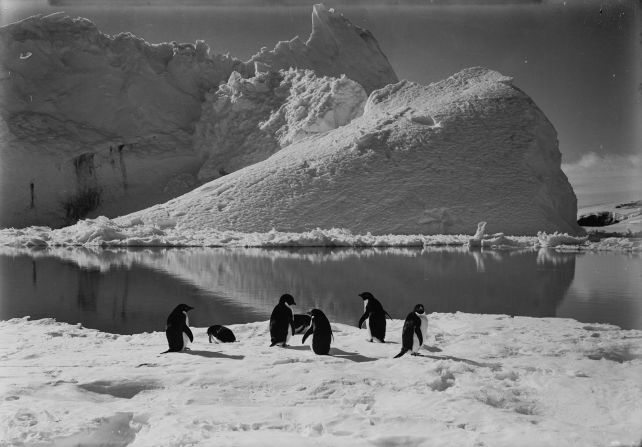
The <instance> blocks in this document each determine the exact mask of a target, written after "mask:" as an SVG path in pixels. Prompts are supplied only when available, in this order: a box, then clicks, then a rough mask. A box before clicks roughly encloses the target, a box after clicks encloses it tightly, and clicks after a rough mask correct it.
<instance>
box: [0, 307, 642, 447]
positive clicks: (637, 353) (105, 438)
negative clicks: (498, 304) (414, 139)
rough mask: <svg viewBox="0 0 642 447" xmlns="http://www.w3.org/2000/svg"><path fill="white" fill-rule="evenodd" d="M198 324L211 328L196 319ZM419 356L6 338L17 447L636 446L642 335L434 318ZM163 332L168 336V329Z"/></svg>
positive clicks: (641, 418)
mask: <svg viewBox="0 0 642 447" xmlns="http://www.w3.org/2000/svg"><path fill="white" fill-rule="evenodd" d="M192 312H197V310H194V311H192ZM428 317H429V326H428V333H427V337H426V338H427V346H425V347H424V348H423V349H422V350H421V356H417V357H413V356H409V355H408V356H405V357H402V358H400V359H393V358H392V357H393V356H394V355H395V354H396V353H397V352H398V350H399V343H400V340H401V328H402V325H403V321H401V320H392V321H390V322H389V323H388V333H389V336H388V337H386V338H388V339H389V343H385V344H380V343H367V342H365V341H364V340H363V338H364V337H363V330H359V329H357V328H356V327H352V326H347V325H343V324H336V323H333V324H332V329H333V332H334V341H333V343H332V349H331V351H330V355H329V356H317V355H315V354H314V353H312V352H311V351H310V348H309V347H307V346H303V345H301V335H295V336H294V337H293V339H292V347H290V348H285V349H284V348H268V345H269V333H268V322H267V321H261V322H256V323H248V324H243V325H230V326H229V327H230V328H231V329H232V330H233V331H234V333H235V334H236V336H237V339H238V340H239V341H238V342H236V343H228V344H219V345H213V344H210V343H208V339H207V335H206V327H202V328H193V332H194V335H195V340H194V343H193V345H192V350H191V351H188V352H185V353H172V354H164V355H161V354H159V353H160V352H162V351H164V350H165V349H166V347H167V342H166V340H165V334H164V333H163V332H162V328H161V329H159V331H158V332H153V333H142V334H134V335H117V334H109V333H104V332H100V331H97V330H93V329H86V328H83V327H82V326H81V325H80V324H78V325H70V324H64V323H59V322H56V321H54V320H52V319H43V320H36V321H31V320H29V319H28V318H22V319H13V320H8V321H2V322H0V338H2V339H3V340H11V343H3V344H2V347H0V359H1V361H2V366H3V379H2V384H3V386H2V387H1V388H0V399H1V400H2V402H3V404H2V406H0V439H2V440H3V441H2V442H3V444H4V445H52V446H67V445H110V446H126V445H127V446H130V447H142V446H154V447H172V446H176V447H178V446H185V445H235V446H258V445H277V444H278V445H283V446H294V445H301V444H302V443H303V444H305V445H314V446H326V445H327V446H329V445H333V446H336V445H339V446H341V445H346V446H347V445H350V446H372V445H404V446H410V445H412V446H453V445H492V446H495V447H502V446H511V447H512V446H515V445H519V446H538V447H545V446H555V447H565V446H577V445H582V446H586V447H592V446H595V447H598V446H599V447H603V446H613V447H615V446H620V447H623V446H629V447H633V446H637V445H639V442H640V439H641V438H642V408H641V407H640V404H639V403H640V401H641V400H642V383H641V382H640V377H641V376H642V350H641V347H642V344H641V343H640V340H641V339H642V331H635V330H620V329H619V328H617V327H614V326H609V325H604V324H583V323H578V322H576V321H573V320H567V319H559V318H542V319H537V318H527V317H515V318H511V317H508V316H505V315H473V314H462V313H456V314H435V313H433V314H429V316H428ZM162 324H163V322H159V325H161V326H162Z"/></svg>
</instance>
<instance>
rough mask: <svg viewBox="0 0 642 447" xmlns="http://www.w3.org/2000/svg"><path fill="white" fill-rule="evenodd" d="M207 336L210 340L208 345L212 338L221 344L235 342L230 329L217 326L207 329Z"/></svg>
mask: <svg viewBox="0 0 642 447" xmlns="http://www.w3.org/2000/svg"><path fill="white" fill-rule="evenodd" d="M207 336H208V337H209V338H210V343H212V337H214V340H217V341H220V342H221V343H232V342H235V341H236V337H235V336H234V332H232V330H231V329H229V328H226V327H225V326H221V325H218V324H215V325H214V326H210V327H208V328H207Z"/></svg>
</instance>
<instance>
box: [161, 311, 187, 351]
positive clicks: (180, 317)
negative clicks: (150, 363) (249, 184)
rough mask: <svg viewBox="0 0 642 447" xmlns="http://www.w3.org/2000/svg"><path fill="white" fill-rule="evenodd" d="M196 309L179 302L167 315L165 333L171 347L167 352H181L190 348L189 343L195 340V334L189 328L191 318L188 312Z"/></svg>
mask: <svg viewBox="0 0 642 447" xmlns="http://www.w3.org/2000/svg"><path fill="white" fill-rule="evenodd" d="M192 309H194V308H193V307H192V306H188V305H187V304H179V305H178V306H176V307H175V308H174V310H173V311H172V312H171V313H170V314H169V316H168V317H167V326H165V335H166V336H167V343H168V344H169V349H168V350H167V351H165V352H162V353H161V354H165V353H167V352H180V351H183V350H185V349H189V348H188V347H187V345H189V344H190V343H191V342H193V341H194V335H192V331H191V330H190V328H189V318H188V317H187V312H189V311H190V310H192Z"/></svg>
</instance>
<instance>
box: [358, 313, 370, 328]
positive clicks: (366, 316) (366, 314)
mask: <svg viewBox="0 0 642 447" xmlns="http://www.w3.org/2000/svg"><path fill="white" fill-rule="evenodd" d="M366 318H368V312H364V314H363V315H362V316H361V318H360V319H359V324H358V325H357V327H358V328H359V329H361V326H362V325H363V322H364V321H366Z"/></svg>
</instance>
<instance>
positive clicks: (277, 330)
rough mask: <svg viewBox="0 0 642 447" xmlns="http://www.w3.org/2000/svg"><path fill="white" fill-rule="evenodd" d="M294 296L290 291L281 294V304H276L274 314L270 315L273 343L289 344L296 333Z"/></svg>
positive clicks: (283, 345)
mask: <svg viewBox="0 0 642 447" xmlns="http://www.w3.org/2000/svg"><path fill="white" fill-rule="evenodd" d="M295 304H296V303H295V302H294V298H293V297H292V295H290V294H289V293H286V294H285V295H281V298H279V304H277V305H276V306H274V310H273V311H272V315H271V316H270V339H271V341H272V344H271V345H270V347H272V346H274V345H280V346H282V347H285V346H287V344H288V341H290V337H292V336H293V335H294V315H293V313H292V308H291V307H290V306H294V305H295Z"/></svg>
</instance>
